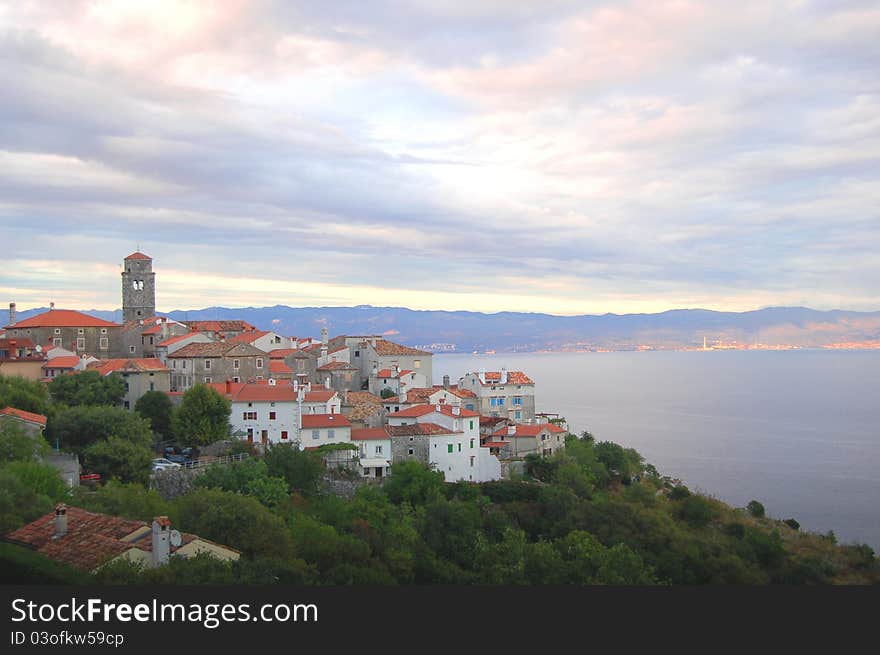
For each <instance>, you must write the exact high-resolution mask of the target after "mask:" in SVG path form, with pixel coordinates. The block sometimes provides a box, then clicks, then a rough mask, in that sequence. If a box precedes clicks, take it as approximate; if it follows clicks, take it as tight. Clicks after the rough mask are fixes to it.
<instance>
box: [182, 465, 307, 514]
mask: <svg viewBox="0 0 880 655" xmlns="http://www.w3.org/2000/svg"><path fill="white" fill-rule="evenodd" d="M195 486H196V487H201V488H212V487H213V488H216V489H223V490H224V491H231V492H233V493H238V494H246V495H248V496H253V497H254V498H256V499H257V500H259V501H260V502H261V503H263V504H264V505H266V506H267V507H271V506H274V505H277V504H278V503H280V502H281V501H283V500H284V499H285V498H287V497H288V496H289V495H290V492H289V491H288V488H287V481H286V480H285V479H284V478H282V477H280V476H279V477H274V476H270V475H269V467H268V466H267V465H266V462H264V461H261V460H257V459H247V460H245V461H243V462H238V463H231V464H214V465H213V466H210V467H209V468H208V470H207V471H205V472H204V474H202V475H200V476H199V477H198V478H196V481H195Z"/></svg>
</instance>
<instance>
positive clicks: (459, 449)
mask: <svg viewBox="0 0 880 655" xmlns="http://www.w3.org/2000/svg"><path fill="white" fill-rule="evenodd" d="M458 452H461V444H460V443H459V444H458Z"/></svg>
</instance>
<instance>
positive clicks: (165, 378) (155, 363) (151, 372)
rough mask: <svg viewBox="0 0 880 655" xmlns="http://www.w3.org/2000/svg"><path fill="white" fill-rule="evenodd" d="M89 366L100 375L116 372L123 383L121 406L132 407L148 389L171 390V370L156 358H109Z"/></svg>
mask: <svg viewBox="0 0 880 655" xmlns="http://www.w3.org/2000/svg"><path fill="white" fill-rule="evenodd" d="M90 368H93V369H94V370H96V371H98V373H100V374H101V375H111V374H114V373H115V374H116V375H119V376H120V377H121V378H122V381H123V382H124V383H125V396H123V398H122V406H123V407H124V408H125V409H134V406H135V403H137V401H138V400H139V399H140V398H141V396H143V395H144V394H145V393H147V392H148V391H162V392H166V393H167V392H168V391H171V371H170V370H169V369H168V367H167V366H165V365H164V364H163V363H162V362H160V361H159V360H158V359H156V358H140V359H110V360H107V361H104V362H98V363H97V364H94V365H93V366H91V367H90Z"/></svg>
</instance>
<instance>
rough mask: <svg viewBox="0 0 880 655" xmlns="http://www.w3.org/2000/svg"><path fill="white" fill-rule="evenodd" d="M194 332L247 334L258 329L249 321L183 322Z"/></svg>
mask: <svg viewBox="0 0 880 655" xmlns="http://www.w3.org/2000/svg"><path fill="white" fill-rule="evenodd" d="M183 324H184V325H188V326H189V327H190V329H191V330H193V331H194V332H247V331H249V330H256V329H257V328H256V327H254V326H253V325H251V324H250V323H248V322H247V321H240V320H232V321H183Z"/></svg>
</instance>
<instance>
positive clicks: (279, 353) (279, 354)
mask: <svg viewBox="0 0 880 655" xmlns="http://www.w3.org/2000/svg"><path fill="white" fill-rule="evenodd" d="M295 352H296V348H276V349H275V350H272V351H270V352H269V357H270V358H271V359H284V358H285V357H287V356H288V355H292V354H293V353H295Z"/></svg>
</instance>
